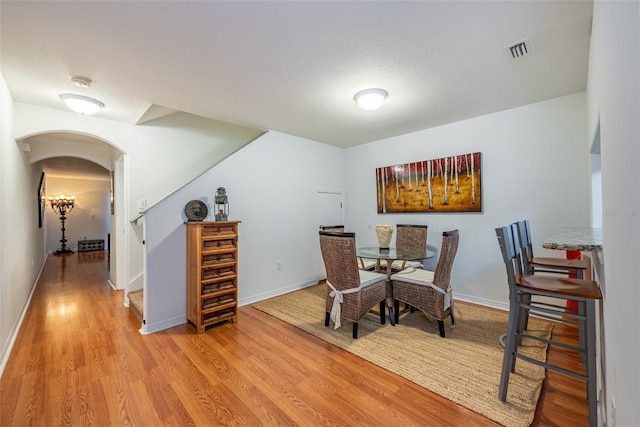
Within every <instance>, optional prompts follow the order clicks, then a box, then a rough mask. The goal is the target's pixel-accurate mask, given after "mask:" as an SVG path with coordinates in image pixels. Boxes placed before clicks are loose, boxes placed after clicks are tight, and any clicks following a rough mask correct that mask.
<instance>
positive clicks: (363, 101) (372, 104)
mask: <svg viewBox="0 0 640 427" xmlns="http://www.w3.org/2000/svg"><path fill="white" fill-rule="evenodd" d="M387 95H388V94H387V91H385V90H382V89H365V90H362V91H360V92H358V93H356V96H355V97H354V99H355V100H356V102H357V103H358V105H360V108H362V109H363V110H367V111H373V110H377V109H378V108H380V106H381V105H382V103H383V102H384V100H385V98H386V97H387Z"/></svg>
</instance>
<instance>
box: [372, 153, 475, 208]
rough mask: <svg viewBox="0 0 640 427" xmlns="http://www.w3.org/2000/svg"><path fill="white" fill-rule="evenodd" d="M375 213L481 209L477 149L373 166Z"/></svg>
mask: <svg viewBox="0 0 640 427" xmlns="http://www.w3.org/2000/svg"><path fill="white" fill-rule="evenodd" d="M376 195H377V205H378V213H407V212H423V213H436V212H437V213H444V212H482V180H481V163H480V153H479V152H477V153H469V154H461V155H457V156H450V157H442V158H440V159H431V160H422V161H419V162H413V163H405V164H401V165H394V166H385V167H381V168H377V169H376Z"/></svg>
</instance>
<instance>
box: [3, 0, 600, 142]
mask: <svg viewBox="0 0 640 427" xmlns="http://www.w3.org/2000/svg"><path fill="white" fill-rule="evenodd" d="M592 8H593V3H592V2H590V1H579V0H578V1H496V2H487V1H422V2H421V1H413V2H401V1H376V2H368V1H331V2H329V1H323V2H315V1H291V2H275V1H258V2H253V1H237V2H234V1H224V2H223V1H197V2H196V1H188V2H185V1H80V2H78V1H69V2H64V1H17V2H10V1H5V0H3V1H2V2H1V3H0V19H1V22H0V36H1V67H2V74H3V76H4V78H5V80H6V81H7V84H8V86H9V89H10V91H11V94H12V96H13V98H14V100H15V101H18V102H23V103H29V104H35V105H41V106H45V107H50V108H56V109H66V107H65V106H64V104H63V102H62V101H61V100H60V98H59V95H60V94H62V93H68V92H71V93H78V94H82V95H86V96H90V97H94V98H97V99H99V100H101V101H102V102H104V104H105V105H106V107H105V108H104V109H103V110H102V111H101V112H99V113H98V115H97V116H98V117H102V118H106V119H112V120H118V121H123V122H128V123H138V122H140V121H142V120H145V119H146V118H145V117H146V114H147V115H152V116H153V115H156V114H157V112H158V111H160V112H161V114H166V113H167V112H171V111H174V110H177V111H184V112H188V113H192V114H196V115H200V116H205V117H210V118H213V119H216V120H222V121H227V122H231V123H235V124H239V125H244V126H250V127H254V128H257V129H261V130H268V129H270V130H276V131H280V132H284V133H288V134H291V135H296V136H300V137H305V138H309V139H312V140H316V141H319V142H323V143H327V144H332V145H336V146H340V147H348V146H353V145H357V144H362V143H366V142H370V141H376V140H379V139H384V138H388V137H392V136H395V135H401V134H405V133H409V132H413V131H417V130H421V129H426V128H430V127H434V126H438V125H442V124H446V123H451V122H455V121H459V120H463V119H466V118H470V117H476V116H481V115H484V114H488V113H492V112H496V111H500V110H504V109H509V108H513V107H517V106H520V105H525V104H529V103H532V102H537V101H542V100H545V99H550V98H554V97H557V96H562V95H567V94H571V93H575V92H579V91H583V90H585V89H586V80H587V65H588V54H589V40H590V31H591V15H592ZM525 38H530V41H531V46H532V53H531V54H530V55H528V56H525V57H523V58H521V59H519V60H513V59H511V58H510V56H509V55H508V54H507V52H506V50H505V49H504V48H505V46H507V45H509V44H511V43H513V42H517V41H519V40H522V39H525ZM74 75H80V76H85V77H88V78H90V79H92V80H93V84H92V86H91V87H90V88H86V89H82V88H78V87H75V86H73V85H72V84H71V83H70V78H71V76H74ZM370 87H380V88H383V89H385V90H387V91H388V92H389V97H388V98H387V100H386V102H385V104H384V105H383V106H382V108H381V109H379V110H377V111H374V112H367V111H364V110H361V109H359V107H358V106H357V105H356V104H355V102H354V101H353V96H354V95H355V93H356V92H358V91H360V90H362V89H365V88H370ZM147 112H148V113H147Z"/></svg>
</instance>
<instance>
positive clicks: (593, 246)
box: [542, 227, 602, 252]
mask: <svg viewBox="0 0 640 427" xmlns="http://www.w3.org/2000/svg"><path fill="white" fill-rule="evenodd" d="M542 247H543V248H546V249H559V250H563V251H585V252H592V251H601V250H602V228H592V227H562V228H558V229H556V230H554V231H553V233H551V236H549V237H548V238H547V239H546V240H545V241H544V242H543V243H542Z"/></svg>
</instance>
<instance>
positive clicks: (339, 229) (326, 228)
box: [320, 225, 344, 233]
mask: <svg viewBox="0 0 640 427" xmlns="http://www.w3.org/2000/svg"><path fill="white" fill-rule="evenodd" d="M320 230H322V231H332V232H334V233H344V225H321V226H320Z"/></svg>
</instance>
